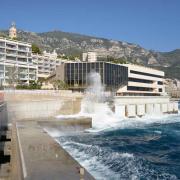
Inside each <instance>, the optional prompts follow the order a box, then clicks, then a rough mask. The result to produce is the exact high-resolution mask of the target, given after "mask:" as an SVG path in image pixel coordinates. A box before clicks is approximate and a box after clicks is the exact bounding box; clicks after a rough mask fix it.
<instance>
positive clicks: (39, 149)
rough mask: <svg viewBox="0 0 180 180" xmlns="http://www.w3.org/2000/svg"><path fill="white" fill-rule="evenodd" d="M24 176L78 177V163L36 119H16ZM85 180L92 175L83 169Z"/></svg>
mask: <svg viewBox="0 0 180 180" xmlns="http://www.w3.org/2000/svg"><path fill="white" fill-rule="evenodd" d="M16 126H17V135H18V140H19V147H20V156H21V161H22V168H23V176H24V178H25V179H28V180H29V179H32V180H50V179H53V180H61V179H62V180H76V179H77V180H78V179H80V174H79V170H78V169H79V168H80V167H81V166H80V165H79V164H78V162H76V161H75V160H74V159H73V158H72V157H71V156H70V155H69V154H68V153H67V152H66V151H65V150H64V149H63V148H62V147H61V146H60V145H59V144H58V143H57V142H55V141H54V140H53V139H52V138H51V137H50V136H49V135H48V134H47V133H45V132H44V131H43V129H42V128H41V127H40V126H39V125H38V124H37V123H36V122H31V121H29V122H28V121H27V122H17V124H16ZM84 174H85V175H84V179H85V180H91V179H94V178H93V177H92V176H91V175H90V174H89V173H88V172H87V171H86V170H85V173H84Z"/></svg>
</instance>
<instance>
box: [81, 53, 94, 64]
mask: <svg viewBox="0 0 180 180" xmlns="http://www.w3.org/2000/svg"><path fill="white" fill-rule="evenodd" d="M82 60H83V61H87V62H96V61H97V53H96V52H87V53H83V54H82Z"/></svg>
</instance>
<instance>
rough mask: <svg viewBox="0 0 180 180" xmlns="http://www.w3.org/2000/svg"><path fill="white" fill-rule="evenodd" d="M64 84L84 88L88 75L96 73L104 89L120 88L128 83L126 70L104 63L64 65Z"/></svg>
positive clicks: (116, 65)
mask: <svg viewBox="0 0 180 180" xmlns="http://www.w3.org/2000/svg"><path fill="white" fill-rule="evenodd" d="M64 71H65V72H64V73H65V74H64V75H65V82H66V83H67V84H69V85H70V86H71V87H73V86H74V87H76V86H77V87H80V88H85V87H87V86H88V74H89V73H91V72H97V73H99V74H100V76H101V82H102V84H103V85H104V86H105V87H106V88H115V87H120V86H121V85H126V84H127V82H128V68H127V67H125V66H121V65H118V64H111V63H106V62H76V63H65V69H64Z"/></svg>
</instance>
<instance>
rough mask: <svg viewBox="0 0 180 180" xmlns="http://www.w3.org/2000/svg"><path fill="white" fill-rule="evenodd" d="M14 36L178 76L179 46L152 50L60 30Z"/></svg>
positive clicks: (43, 46) (48, 47)
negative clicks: (95, 54)
mask: <svg viewBox="0 0 180 180" xmlns="http://www.w3.org/2000/svg"><path fill="white" fill-rule="evenodd" d="M7 33H8V31H1V32H0V36H5V35H7ZM18 38H19V39H20V40H22V41H26V42H29V43H34V44H37V45H38V46H39V47H40V48H41V49H42V50H46V51H53V50H54V49H56V51H57V53H58V54H66V55H75V56H77V55H78V56H80V55H81V54H82V52H87V51H96V52H98V54H99V55H100V56H101V58H103V59H106V58H107V57H113V58H121V59H122V58H123V59H126V60H127V61H129V62H131V63H136V64H141V65H145V66H150V67H154V68H157V69H161V70H164V71H165V73H166V77H168V78H173V79H175V78H177V79H180V49H176V50H174V51H171V52H156V51H152V50H147V49H145V48H143V47H141V46H139V45H137V44H132V43H127V42H122V41H116V40H109V39H105V38H98V37H92V36H87V35H81V34H76V33H68V32H62V31H52V32H44V33H34V32H27V31H23V30H18Z"/></svg>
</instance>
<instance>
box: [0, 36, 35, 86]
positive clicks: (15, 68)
mask: <svg viewBox="0 0 180 180" xmlns="http://www.w3.org/2000/svg"><path fill="white" fill-rule="evenodd" d="M31 53H32V51H31V44H28V43H25V42H20V41H14V40H9V39H5V38H0V85H3V86H8V84H10V83H11V81H13V83H15V82H16V83H22V84H29V82H30V81H36V80H37V66H36V65H34V64H33V61H32V57H31Z"/></svg>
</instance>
